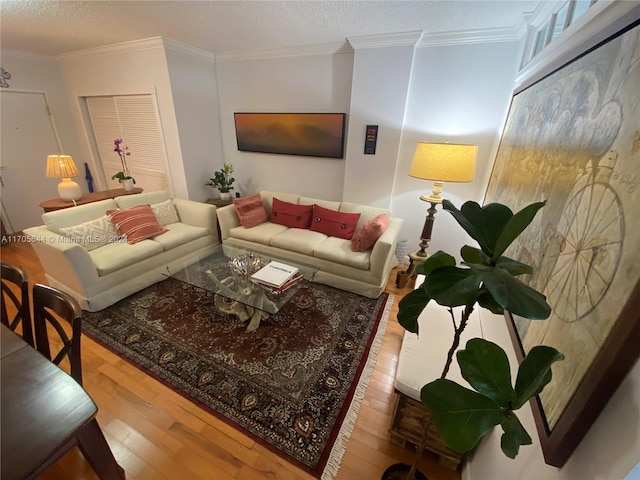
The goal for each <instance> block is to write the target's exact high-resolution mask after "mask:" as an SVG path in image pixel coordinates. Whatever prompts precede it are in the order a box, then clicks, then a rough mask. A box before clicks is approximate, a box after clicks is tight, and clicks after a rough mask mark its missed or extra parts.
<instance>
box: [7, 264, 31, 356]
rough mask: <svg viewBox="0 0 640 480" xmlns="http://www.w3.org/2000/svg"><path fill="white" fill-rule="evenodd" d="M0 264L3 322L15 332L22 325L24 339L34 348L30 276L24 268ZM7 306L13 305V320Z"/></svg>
mask: <svg viewBox="0 0 640 480" xmlns="http://www.w3.org/2000/svg"><path fill="white" fill-rule="evenodd" d="M0 263H1V264H2V274H1V277H2V279H1V283H2V285H1V290H2V302H1V306H0V317H1V321H2V323H4V324H5V325H6V326H7V327H9V328H10V329H11V330H13V331H15V330H16V328H17V327H18V325H20V324H21V329H22V338H23V339H24V341H25V342H27V343H28V344H29V345H31V346H32V347H34V346H35V344H34V341H33V328H32V326H31V307H30V306H29V275H27V272H26V271H25V269H24V268H22V267H19V266H18V265H13V264H11V263H7V262H0ZM7 305H10V306H11V305H13V307H12V308H11V311H12V313H11V315H12V316H11V318H10V314H9V310H8V309H7ZM14 310H15V312H16V313H15V314H13V311H14Z"/></svg>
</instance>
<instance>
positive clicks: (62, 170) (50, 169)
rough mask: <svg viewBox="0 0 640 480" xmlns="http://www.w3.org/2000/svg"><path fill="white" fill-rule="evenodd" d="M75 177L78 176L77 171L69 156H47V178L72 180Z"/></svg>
mask: <svg viewBox="0 0 640 480" xmlns="http://www.w3.org/2000/svg"><path fill="white" fill-rule="evenodd" d="M77 176H79V174H78V169H77V168H76V164H75V163H73V158H71V156H70V155H49V156H47V177H49V178H72V177H77Z"/></svg>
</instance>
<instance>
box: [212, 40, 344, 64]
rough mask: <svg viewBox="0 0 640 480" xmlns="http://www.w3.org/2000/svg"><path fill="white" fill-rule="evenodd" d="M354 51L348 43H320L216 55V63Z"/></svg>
mask: <svg viewBox="0 0 640 480" xmlns="http://www.w3.org/2000/svg"><path fill="white" fill-rule="evenodd" d="M352 51H353V50H352V49H351V47H350V46H349V44H348V43H346V42H332V43H319V44H313V45H301V46H298V47H286V48H276V49H271V50H259V51H254V52H228V53H216V54H215V59H216V62H241V61H245V60H263V59H267V58H282V57H302V56H311V55H334V54H337V53H351V52H352Z"/></svg>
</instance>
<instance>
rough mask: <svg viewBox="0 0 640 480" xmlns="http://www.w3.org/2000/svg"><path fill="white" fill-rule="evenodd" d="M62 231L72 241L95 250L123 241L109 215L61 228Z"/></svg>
mask: <svg viewBox="0 0 640 480" xmlns="http://www.w3.org/2000/svg"><path fill="white" fill-rule="evenodd" d="M59 230H60V233H62V235H64V236H65V237H67V238H69V241H70V242H73V243H78V244H80V245H82V246H83V247H84V248H86V249H87V250H89V251H91V250H95V249H96V248H99V247H102V246H103V245H107V244H109V243H113V242H118V241H121V237H120V235H119V234H118V231H117V230H116V227H115V226H114V225H113V223H111V220H110V219H109V217H108V216H107V215H104V216H102V217H100V218H96V219H95V220H91V221H89V222H85V223H80V224H78V225H74V226H73V227H65V228H60V229H59Z"/></svg>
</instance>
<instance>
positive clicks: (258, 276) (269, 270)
mask: <svg viewBox="0 0 640 480" xmlns="http://www.w3.org/2000/svg"><path fill="white" fill-rule="evenodd" d="M300 280H302V274H301V273H299V272H298V268H297V267H294V266H291V265H287V264H286V263H281V262H269V263H268V264H267V265H266V266H264V267H262V268H261V269H260V270H258V271H257V272H256V273H254V274H253V275H251V281H252V282H254V283H258V284H260V285H262V286H264V287H267V288H269V289H270V290H273V291H276V292H284V291H285V290H287V289H289V288H291V287H293V286H294V285H295V284H296V283H298V282H299V281H300Z"/></svg>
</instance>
